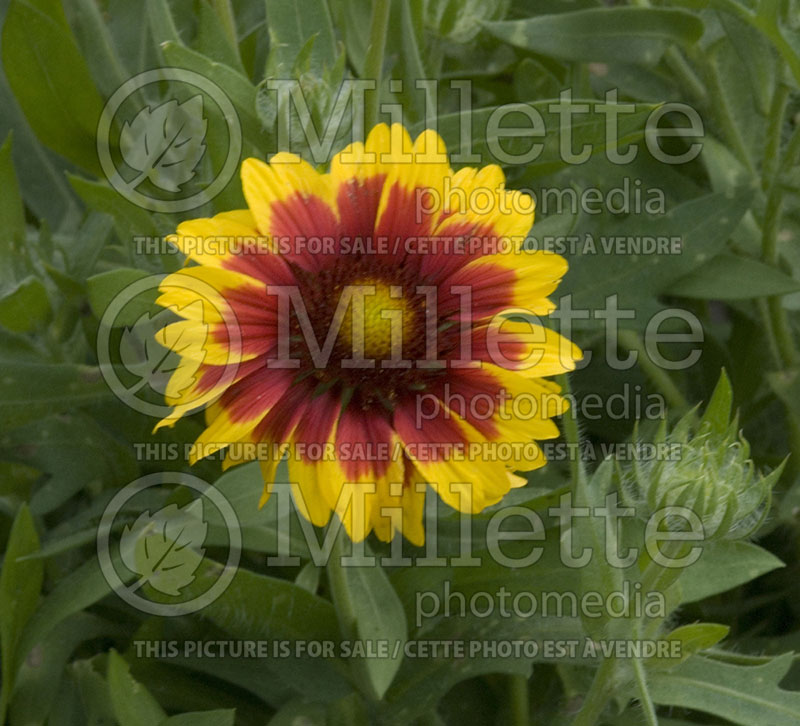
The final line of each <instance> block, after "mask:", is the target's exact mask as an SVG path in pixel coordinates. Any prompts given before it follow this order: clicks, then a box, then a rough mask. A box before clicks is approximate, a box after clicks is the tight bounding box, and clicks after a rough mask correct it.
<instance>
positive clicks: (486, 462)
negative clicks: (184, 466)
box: [159, 125, 580, 544]
mask: <svg viewBox="0 0 800 726" xmlns="http://www.w3.org/2000/svg"><path fill="white" fill-rule="evenodd" d="M504 183H505V179H504V176H503V172H502V171H501V169H500V168H499V167H497V166H494V165H492V166H487V167H484V168H481V169H475V168H464V169H461V170H459V171H457V172H454V171H453V170H452V169H451V168H450V165H449V162H448V158H447V154H446V149H445V146H444V143H443V142H442V140H441V138H439V136H438V135H437V134H436V133H434V132H433V131H426V132H424V133H422V134H421V135H420V136H419V137H418V138H417V139H416V140H415V141H412V139H411V138H410V136H409V135H408V132H407V131H406V130H405V129H404V128H403V127H402V126H400V125H394V126H392V127H389V126H386V125H379V126H377V127H375V128H374V129H373V130H372V131H371V133H370V134H369V137H368V138H367V140H366V142H365V143H354V144H351V145H350V146H348V147H347V148H346V149H344V150H343V151H342V152H340V153H339V154H337V155H336V156H335V157H334V158H333V160H332V162H331V165H330V170H329V171H328V172H326V173H322V172H319V171H317V170H316V169H315V168H313V167H312V166H311V165H309V164H308V163H307V162H305V161H303V160H301V159H300V158H299V157H297V156H295V155H294V154H288V153H279V154H276V155H275V156H274V157H273V158H272V159H271V161H270V163H269V164H266V163H264V162H262V161H259V160H256V159H247V160H246V161H245V162H244V163H243V165H242V184H243V190H244V196H245V199H246V201H247V205H248V208H247V209H244V210H238V211H232V212H226V213H223V214H218V215H216V216H215V217H213V218H210V219H195V220H191V221H187V222H184V223H182V224H180V225H179V227H178V230H177V234H175V235H173V236H171V237H170V238H169V239H170V241H171V242H173V243H174V244H175V245H176V246H177V247H178V248H180V249H181V250H182V251H183V252H185V253H186V255H187V262H193V263H196V264H194V265H190V266H187V267H185V268H184V269H182V270H181V271H179V272H176V273H174V274H172V275H169V276H167V277H166V278H165V280H164V281H163V283H162V285H161V296H160V297H159V303H160V304H161V305H163V306H165V307H170V308H173V309H175V310H177V312H178V314H179V315H180V316H181V317H182V318H183V319H182V320H180V321H178V322H176V323H173V324H171V325H169V326H167V327H166V328H164V329H163V330H162V331H161V333H160V335H159V340H160V341H161V342H162V343H163V344H164V345H166V346H167V347H170V348H172V349H174V350H176V351H178V352H179V353H180V355H181V365H180V366H179V367H178V369H177V370H176V371H175V373H174V374H173V376H172V379H171V380H170V384H169V387H168V389H167V393H166V395H167V401H168V402H169V403H170V404H172V405H173V406H174V407H175V408H174V411H173V413H172V414H171V415H170V416H168V417H167V418H166V419H165V420H164V421H162V422H161V424H160V425H171V424H173V423H174V422H175V421H176V420H177V419H178V418H180V417H181V416H182V415H184V414H185V413H187V412H189V411H191V410H192V409H194V408H196V407H197V406H198V403H201V404H203V403H208V406H207V408H206V420H207V428H206V429H205V431H204V432H203V433H202V434H201V435H200V437H199V438H198V439H197V442H196V443H195V448H194V452H193V455H192V457H191V459H192V462H194V461H195V460H197V459H198V458H202V457H203V456H207V455H209V454H211V453H213V452H215V451H218V450H220V449H223V448H228V452H229V453H228V458H227V459H226V462H225V465H232V464H234V463H238V461H240V460H242V459H245V458H259V459H260V463H261V468H262V473H263V477H264V482H265V487H264V494H263V496H262V504H263V502H264V501H266V499H267V497H268V496H269V494H270V492H271V490H272V486H273V481H274V479H275V474H276V468H277V466H278V463H279V459H280V456H281V455H284V456H285V457H286V459H287V464H288V470H289V480H290V481H291V482H293V483H292V488H293V495H294V498H295V502H296V504H297V506H298V509H299V510H300V511H301V513H302V514H303V515H304V516H305V517H306V518H308V519H309V520H311V522H313V523H314V524H315V525H318V526H321V525H324V524H326V523H327V522H328V520H329V519H330V516H331V513H332V512H336V513H337V515H338V516H339V517H340V519H341V520H342V521H343V523H344V525H345V527H346V528H347V531H348V533H349V535H350V536H351V538H353V539H354V540H359V539H362V538H364V537H365V536H366V535H367V534H368V533H369V532H370V531H373V530H374V531H375V533H376V534H377V536H378V537H379V538H381V539H382V540H386V541H388V540H390V539H391V538H392V536H393V535H394V532H395V530H397V529H402V533H403V535H404V536H405V537H407V538H408V539H409V540H410V541H412V542H414V543H418V544H419V543H421V542H422V541H423V540H424V530H423V524H422V519H423V502H424V487H425V486H426V485H430V486H431V487H433V488H434V489H435V491H436V492H437V493H438V494H439V496H440V497H441V498H442V499H443V500H444V501H445V502H446V503H447V504H449V505H450V506H452V507H454V508H457V509H459V510H461V511H468V512H478V511H481V510H482V509H484V508H485V507H487V506H489V505H491V504H494V503H496V502H498V501H499V500H500V499H501V498H502V497H503V496H504V494H506V493H507V492H508V490H509V488H510V487H513V486H519V485H522V484H524V483H525V479H523V478H521V477H518V476H516V475H514V474H513V472H514V471H528V470H531V469H534V468H536V467H539V466H541V465H543V464H544V463H545V459H544V456H543V455H542V453H541V450H540V449H539V448H538V447H537V446H536V444H535V441H537V440H542V439H548V438H553V437H555V436H557V434H558V431H557V428H556V426H555V424H554V423H553V421H552V420H551V417H552V416H553V415H557V414H559V413H561V412H563V411H564V410H565V408H566V402H565V400H564V399H563V398H561V397H560V396H559V395H558V392H559V390H560V389H559V387H558V386H557V385H556V384H555V383H553V382H552V381H548V380H545V377H547V376H552V375H556V374H559V373H562V372H564V371H568V370H571V369H572V368H574V361H575V360H576V359H577V358H579V357H580V351H579V350H578V349H577V348H576V347H575V346H574V345H573V344H572V343H570V342H569V341H568V340H566V339H564V338H562V337H561V336H559V335H558V334H556V333H555V332H553V331H551V330H550V329H548V328H546V327H544V326H542V325H541V324H538V323H536V322H535V316H539V315H546V314H548V313H549V312H551V311H552V309H553V307H554V306H553V304H552V303H551V302H550V301H549V300H548V297H547V296H548V295H549V294H550V293H552V292H553V290H554V289H555V288H556V286H557V285H558V282H559V280H560V279H561V277H562V276H563V275H564V273H565V272H566V268H567V265H566V262H565V260H564V259H563V258H561V257H559V256H558V255H555V254H551V253H547V252H543V251H535V252H534V251H527V250H525V249H523V243H524V239H525V237H526V235H527V234H528V232H529V230H530V227H531V225H532V223H533V216H534V209H533V207H534V205H533V200H532V199H531V198H530V197H528V196H527V195H525V194H523V193H521V192H517V191H509V190H506V189H505V187H504ZM520 313H524V314H525V315H526V316H527V319H524V318H520V317H519V315H520ZM531 316H533V317H534V322H531ZM330 331H333V332H332V333H331V334H330V339H329V340H328V343H329V344H328V346H327V348H326V346H325V341H326V339H327V336H328V335H329V332H330ZM523 400H524V402H525V403H526V405H525V406H524V407H523V408H524V410H520V406H519V405H517V404H518V402H519V401H523ZM234 444H266V445H280V444H284V445H285V447H284V448H283V449H281V450H280V453H275V454H273V455H265V454H264V452H265V450H267V451H274V452H276V451H278V448H277V447H272V448H269V446H267V447H264V446H262V447H260V448H258V447H255V448H254V447H252V446H251V447H250V448H249V449H248V448H247V447H242V446H239V447H236V448H237V450H238V451H241V452H243V451H249V452H251V453H250V454H248V455H242V454H237V455H236V456H232V455H231V452H232V451H233V449H234V447H233V446H232V445H234ZM498 444H525V445H526V446H525V447H523V448H520V447H519V446H516V447H514V446H508V447H506V448H505V449H504V451H512V452H519V451H524V452H525V453H524V455H523V454H518V453H514V454H512V455H505V456H500V455H497V452H498V451H499V450H500V449H498V448H497V445H498ZM493 446H494V448H492V447H493ZM254 452H257V453H254ZM313 452H317V453H316V454H315V453H313ZM492 452H494V453H492ZM531 452H533V454H532V455H531ZM393 511H394V512H397V513H400V516H398V515H397V514H394V515H393Z"/></svg>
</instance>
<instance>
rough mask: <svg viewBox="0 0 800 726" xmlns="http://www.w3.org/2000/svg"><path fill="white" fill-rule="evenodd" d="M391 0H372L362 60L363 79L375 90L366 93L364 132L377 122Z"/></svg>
mask: <svg viewBox="0 0 800 726" xmlns="http://www.w3.org/2000/svg"><path fill="white" fill-rule="evenodd" d="M390 9H391V0H373V4H372V19H371V21H370V28H369V45H368V46H367V55H366V58H365V59H364V79H365V80H374V81H375V90H374V91H367V92H366V93H365V94H364V95H365V99H366V100H365V106H364V132H365V133H368V132H369V130H370V129H371V128H372V127H373V126H374V125H375V124H376V123H377V121H378V111H379V108H378V105H379V103H380V96H381V93H380V91H381V81H382V78H383V55H384V52H385V50H386V32H387V30H388V28H389V10H390Z"/></svg>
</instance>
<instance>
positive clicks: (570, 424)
mask: <svg viewBox="0 0 800 726" xmlns="http://www.w3.org/2000/svg"><path fill="white" fill-rule="evenodd" d="M558 379H559V383H560V384H561V388H562V392H563V393H564V395H565V396H567V398H568V399H569V400H574V396H573V395H572V386H571V384H570V380H569V374H568V373H562V374H561V375H560V376H559V377H558ZM561 423H562V425H563V427H564V439H565V440H566V442H567V443H568V444H569V446H568V449H569V451H571V452H572V454H571V455H570V460H569V464H570V470H571V471H572V484H573V486H577V485H578V482H580V481H583V480H585V478H586V471H585V470H584V467H583V459H581V447H580V443H581V434H580V431H579V430H578V413H577V407H576V406H574V405H573V406H572V408H571V409H570V410H569V411H567V413H566V415H565V416H564V417H563V418H562V421H561Z"/></svg>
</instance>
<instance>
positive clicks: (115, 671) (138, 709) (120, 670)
mask: <svg viewBox="0 0 800 726" xmlns="http://www.w3.org/2000/svg"><path fill="white" fill-rule="evenodd" d="M130 670H131V669H130V666H129V665H128V663H127V662H126V661H125V659H124V658H123V657H122V656H121V655H120V654H119V653H117V651H115V650H112V651H111V652H110V653H109V654H108V689H109V691H110V693H111V704H112V705H113V707H114V715H115V716H116V717H117V720H118V721H119V724H120V726H153V724H159V723H161V722H162V721H163V720H164V719H166V717H167V714H166V713H164V709H162V708H161V706H159V705H158V702H157V701H156V699H155V698H153V696H152V695H151V694H150V692H149V691H148V690H147V689H146V688H145V687H144V686H143V685H142V684H141V683H139V682H138V681H136V680H134V678H133V676H131V672H130Z"/></svg>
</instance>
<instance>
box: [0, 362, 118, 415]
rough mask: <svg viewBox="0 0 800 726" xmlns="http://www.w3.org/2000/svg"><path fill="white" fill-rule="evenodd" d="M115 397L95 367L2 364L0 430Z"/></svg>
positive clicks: (56, 364) (53, 364)
mask: <svg viewBox="0 0 800 726" xmlns="http://www.w3.org/2000/svg"><path fill="white" fill-rule="evenodd" d="M111 395H112V394H111V391H110V390H109V389H108V386H107V385H106V383H105V381H104V380H103V378H102V376H101V375H100V371H99V369H98V368H95V367H93V366H85V365H76V364H74V363H30V362H22V361H12V360H4V361H3V360H0V430H3V429H10V428H13V427H15V426H20V425H22V424H23V423H26V422H28V421H33V420H35V419H37V418H42V417H44V416H47V415H49V414H51V413H54V412H58V411H63V410H66V409H69V408H72V407H73V406H85V405H87V404H90V403H97V402H99V401H103V400H106V399H109V398H111Z"/></svg>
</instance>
